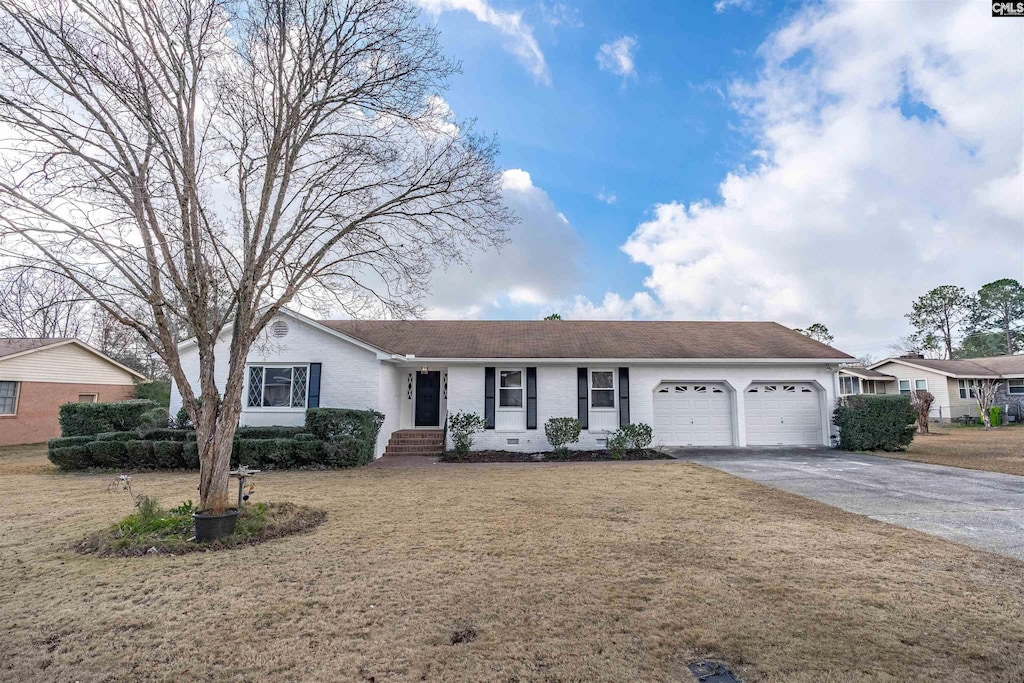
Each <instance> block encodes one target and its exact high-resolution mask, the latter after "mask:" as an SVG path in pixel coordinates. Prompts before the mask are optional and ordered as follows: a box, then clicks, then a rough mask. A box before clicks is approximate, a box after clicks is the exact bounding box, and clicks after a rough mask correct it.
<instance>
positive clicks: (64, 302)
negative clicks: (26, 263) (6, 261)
mask: <svg viewBox="0 0 1024 683" xmlns="http://www.w3.org/2000/svg"><path fill="white" fill-rule="evenodd" d="M91 305H92V302H91V301H90V300H89V299H88V298H87V297H85V296H83V295H82V292H81V290H80V289H79V288H78V286H77V285H76V284H75V283H74V282H72V281H71V280H69V279H68V278H66V277H64V276H63V275H61V274H59V273H54V272H51V271H48V270H38V269H32V268H21V267H17V266H9V267H7V268H4V269H2V270H0V335H3V336H7V337H43V338H55V337H79V338H83V337H86V336H88V334H89V312H88V310H89V307H90V306H91Z"/></svg>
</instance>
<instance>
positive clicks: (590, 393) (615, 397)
mask: <svg viewBox="0 0 1024 683" xmlns="http://www.w3.org/2000/svg"><path fill="white" fill-rule="evenodd" d="M595 372H610V373H612V388H611V392H612V405H611V407H609V408H595V407H594V391H595V389H594V373H595ZM618 374H619V373H617V372H616V371H615V368H587V410H591V411H593V412H598V413H610V412H613V411H616V410H618V409H619V378H618ZM597 391H608V389H597Z"/></svg>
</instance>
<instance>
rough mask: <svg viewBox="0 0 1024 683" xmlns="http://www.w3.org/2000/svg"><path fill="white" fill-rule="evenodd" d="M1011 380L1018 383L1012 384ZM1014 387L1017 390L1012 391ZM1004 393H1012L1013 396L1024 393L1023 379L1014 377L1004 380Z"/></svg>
mask: <svg viewBox="0 0 1024 683" xmlns="http://www.w3.org/2000/svg"><path fill="white" fill-rule="evenodd" d="M1011 382H1020V384H1018V385H1017V386H1014V385H1013V384H1011ZM1014 389H1018V391H1014ZM1006 393H1007V394H1012V395H1013V396H1020V395H1021V394H1024V379H1021V378H1018V377H1014V378H1013V379H1008V380H1006Z"/></svg>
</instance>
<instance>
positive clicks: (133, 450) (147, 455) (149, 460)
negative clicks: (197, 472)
mask: <svg viewBox="0 0 1024 683" xmlns="http://www.w3.org/2000/svg"><path fill="white" fill-rule="evenodd" d="M124 455H125V462H124V464H123V465H121V469H137V468H146V467H153V466H154V465H153V462H154V461H153V442H152V441H126V442H125V444H124ZM196 469H199V461H198V460H196Z"/></svg>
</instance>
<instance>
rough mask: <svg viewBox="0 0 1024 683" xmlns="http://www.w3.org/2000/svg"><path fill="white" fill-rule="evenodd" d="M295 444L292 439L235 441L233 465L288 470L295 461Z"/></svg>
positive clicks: (232, 450)
mask: <svg viewBox="0 0 1024 683" xmlns="http://www.w3.org/2000/svg"><path fill="white" fill-rule="evenodd" d="M293 444H294V441H293V440H292V439H235V443H234V447H233V448H232V449H231V464H232V466H234V467H238V466H239V465H245V466H246V467H251V468H254V469H259V470H282V469H287V468H289V467H292V466H293V464H294V460H295V457H294V455H293Z"/></svg>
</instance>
